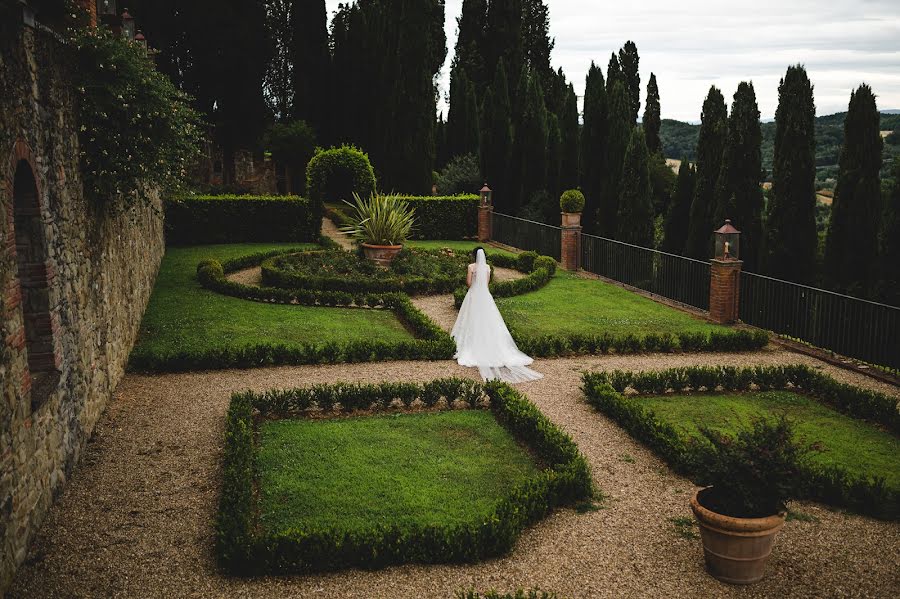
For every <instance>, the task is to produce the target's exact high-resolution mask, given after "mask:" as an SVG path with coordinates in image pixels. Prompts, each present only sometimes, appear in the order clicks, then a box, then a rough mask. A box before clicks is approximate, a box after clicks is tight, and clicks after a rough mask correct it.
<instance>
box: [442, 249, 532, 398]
mask: <svg viewBox="0 0 900 599" xmlns="http://www.w3.org/2000/svg"><path fill="white" fill-rule="evenodd" d="M490 278H491V269H490V267H489V266H488V264H487V260H486V259H485V256H484V250H478V252H477V254H476V256H475V269H474V273H473V275H472V285H471V286H470V287H469V291H468V293H466V299H465V300H463V304H462V307H461V308H460V309H459V316H457V318H456V323H455V324H454V325H453V331H452V332H451V333H450V335H451V336H452V337H453V339H454V340H455V341H456V355H455V356H454V357H455V358H456V361H457V362H458V363H459V364H460V366H477V367H478V371H479V372H480V373H481V377H482V378H483V379H484V380H486V381H487V380H491V379H499V380H501V381H505V382H508V383H521V382H525V381H534V380H537V379H539V378H542V377H543V375H542V374H540V373H539V372H535V371H534V370H531V369H530V368H528V366H529V365H530V364H531V363H532V362H533V361H534V360H532V359H531V358H530V357H528V356H526V355H525V354H523V353H522V352H521V351H519V348H518V347H516V342H515V341H513V338H512V335H510V334H509V329H507V328H506V323H505V322H503V316H501V315H500V310H498V309H497V304H496V303H494V298H493V297H492V296H491V292H490V291H489V290H488V281H489V280H490Z"/></svg>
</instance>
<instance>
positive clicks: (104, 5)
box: [97, 0, 116, 17]
mask: <svg viewBox="0 0 900 599" xmlns="http://www.w3.org/2000/svg"><path fill="white" fill-rule="evenodd" d="M97 14H98V15H100V16H101V17H115V16H116V0H97Z"/></svg>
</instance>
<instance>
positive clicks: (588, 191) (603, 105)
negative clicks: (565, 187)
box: [580, 62, 609, 233]
mask: <svg viewBox="0 0 900 599" xmlns="http://www.w3.org/2000/svg"><path fill="white" fill-rule="evenodd" d="M608 134H609V114H608V106H607V101H606V85H605V84H604V82H603V71H602V70H601V69H600V68H599V67H598V66H597V65H595V64H594V63H593V62H592V63H591V68H590V69H589V70H588V74H587V79H586V80H585V90H584V125H583V126H582V129H581V156H580V180H581V189H582V191H583V192H584V198H585V202H584V214H583V216H582V220H581V222H582V225H583V226H584V229H585V231H586V232H588V233H593V232H596V231H597V230H598V229H597V220H598V214H597V210H598V209H599V206H600V198H601V197H602V193H603V184H604V182H605V177H606V163H607V141H608V139H607V137H608Z"/></svg>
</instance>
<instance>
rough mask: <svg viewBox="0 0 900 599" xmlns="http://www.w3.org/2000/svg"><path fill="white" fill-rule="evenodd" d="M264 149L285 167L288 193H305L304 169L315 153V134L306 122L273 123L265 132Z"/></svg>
mask: <svg viewBox="0 0 900 599" xmlns="http://www.w3.org/2000/svg"><path fill="white" fill-rule="evenodd" d="M265 141H266V147H267V148H268V149H269V150H270V151H271V152H272V157H273V158H274V159H275V160H277V161H278V162H280V163H281V164H283V165H284V166H286V167H287V169H288V173H287V174H288V176H289V177H290V179H291V181H290V191H291V192H294V193H305V191H306V173H305V172H304V169H305V168H306V165H307V164H309V161H310V159H311V158H312V156H313V154H314V153H315V151H316V133H315V131H313V129H312V127H310V126H309V125H308V124H307V123H306V121H300V120H297V121H291V122H289V123H275V124H273V125H272V126H271V127H269V130H268V131H267V132H266V139H265Z"/></svg>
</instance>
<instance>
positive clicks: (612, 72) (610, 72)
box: [606, 52, 627, 97]
mask: <svg viewBox="0 0 900 599" xmlns="http://www.w3.org/2000/svg"><path fill="white" fill-rule="evenodd" d="M616 81H621V82H622V84H623V85H625V78H624V76H623V75H622V66H621V65H620V64H619V57H618V56H616V53H615V52H613V53H612V54H611V55H610V57H609V64H608V65H607V66H606V95H607V96H608V97H609V96H612V90H613V87H614V86H615V84H616ZM626 93H627V88H626Z"/></svg>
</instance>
